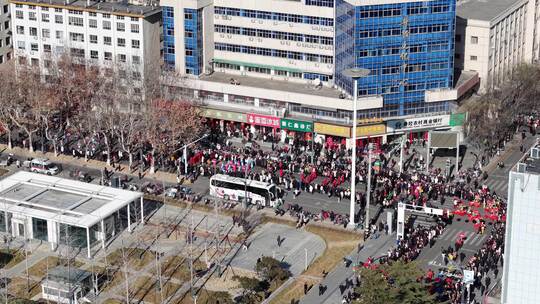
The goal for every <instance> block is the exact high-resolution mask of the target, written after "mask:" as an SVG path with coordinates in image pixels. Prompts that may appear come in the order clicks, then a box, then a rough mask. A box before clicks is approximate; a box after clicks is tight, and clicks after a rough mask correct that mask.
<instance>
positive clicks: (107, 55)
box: [103, 52, 112, 61]
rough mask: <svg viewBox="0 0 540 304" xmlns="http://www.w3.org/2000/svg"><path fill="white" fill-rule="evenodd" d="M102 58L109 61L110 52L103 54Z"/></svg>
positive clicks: (110, 58)
mask: <svg viewBox="0 0 540 304" xmlns="http://www.w3.org/2000/svg"><path fill="white" fill-rule="evenodd" d="M103 58H105V60H108V61H111V60H112V53H111V52H105V53H103Z"/></svg>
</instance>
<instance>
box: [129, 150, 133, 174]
mask: <svg viewBox="0 0 540 304" xmlns="http://www.w3.org/2000/svg"><path fill="white" fill-rule="evenodd" d="M128 155H129V170H131V166H132V165H133V153H131V152H128Z"/></svg>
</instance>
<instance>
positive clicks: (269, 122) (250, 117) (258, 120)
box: [247, 113, 279, 128]
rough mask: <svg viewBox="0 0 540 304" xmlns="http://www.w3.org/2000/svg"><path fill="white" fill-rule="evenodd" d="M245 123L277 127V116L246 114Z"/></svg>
mask: <svg viewBox="0 0 540 304" xmlns="http://www.w3.org/2000/svg"><path fill="white" fill-rule="evenodd" d="M247 123H248V124H251V125H254V126H263V127H270V128H279V118H278V117H274V116H267V115H259V114H253V113H249V114H247Z"/></svg>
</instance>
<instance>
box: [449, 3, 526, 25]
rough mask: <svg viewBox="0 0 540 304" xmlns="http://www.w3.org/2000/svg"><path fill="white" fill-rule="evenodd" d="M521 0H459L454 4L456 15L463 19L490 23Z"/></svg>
mask: <svg viewBox="0 0 540 304" xmlns="http://www.w3.org/2000/svg"><path fill="white" fill-rule="evenodd" d="M521 2H523V0H461V1H457V3H456V15H457V16H458V17H461V18H464V19H474V20H483V21H492V20H494V19H496V18H497V17H498V16H500V15H501V14H502V13H503V12H504V11H506V10H507V9H509V8H510V7H512V6H514V5H516V4H518V3H521Z"/></svg>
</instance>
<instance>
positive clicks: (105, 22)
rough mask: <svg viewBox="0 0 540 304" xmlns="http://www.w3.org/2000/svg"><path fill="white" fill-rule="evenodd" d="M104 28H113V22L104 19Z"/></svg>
mask: <svg viewBox="0 0 540 304" xmlns="http://www.w3.org/2000/svg"><path fill="white" fill-rule="evenodd" d="M103 29H104V30H110V29H111V22H110V21H107V20H103Z"/></svg>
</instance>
